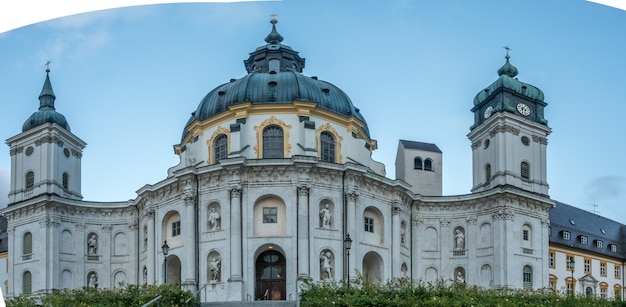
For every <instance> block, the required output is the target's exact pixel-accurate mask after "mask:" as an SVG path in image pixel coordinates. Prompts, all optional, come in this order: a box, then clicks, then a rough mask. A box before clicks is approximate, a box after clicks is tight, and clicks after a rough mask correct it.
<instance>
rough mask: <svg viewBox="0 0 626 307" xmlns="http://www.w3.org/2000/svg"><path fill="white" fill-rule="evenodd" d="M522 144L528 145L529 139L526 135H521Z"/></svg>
mask: <svg viewBox="0 0 626 307" xmlns="http://www.w3.org/2000/svg"><path fill="white" fill-rule="evenodd" d="M522 144H524V145H526V146H528V145H530V139H529V138H528V137H527V136H523V137H522Z"/></svg>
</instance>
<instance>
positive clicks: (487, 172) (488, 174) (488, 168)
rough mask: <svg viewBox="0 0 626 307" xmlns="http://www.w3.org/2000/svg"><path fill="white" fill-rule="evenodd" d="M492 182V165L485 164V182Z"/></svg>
mask: <svg viewBox="0 0 626 307" xmlns="http://www.w3.org/2000/svg"><path fill="white" fill-rule="evenodd" d="M490 180H491V164H489V163H487V164H485V182H489V181H490Z"/></svg>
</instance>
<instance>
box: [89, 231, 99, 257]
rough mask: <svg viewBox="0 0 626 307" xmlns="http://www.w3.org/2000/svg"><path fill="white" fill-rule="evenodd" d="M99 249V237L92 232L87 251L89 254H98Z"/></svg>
mask: <svg viewBox="0 0 626 307" xmlns="http://www.w3.org/2000/svg"><path fill="white" fill-rule="evenodd" d="M97 251H98V237H96V235H95V234H92V235H91V237H90V238H89V240H87V252H88V254H89V255H96V253H97Z"/></svg>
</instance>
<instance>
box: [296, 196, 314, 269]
mask: <svg viewBox="0 0 626 307" xmlns="http://www.w3.org/2000/svg"><path fill="white" fill-rule="evenodd" d="M309 250H310V249H309V188H308V187H307V186H300V187H298V280H307V279H310V278H311V273H310V269H311V265H310V263H311V253H310V251H309Z"/></svg>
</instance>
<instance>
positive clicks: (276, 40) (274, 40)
mask: <svg viewBox="0 0 626 307" xmlns="http://www.w3.org/2000/svg"><path fill="white" fill-rule="evenodd" d="M270 23H271V24H272V32H270V34H268V35H267V36H266V37H265V42H266V43H268V44H280V43H281V42H282V41H283V37H282V35H280V34H278V31H276V24H277V23H278V20H276V15H274V14H273V15H272V20H270Z"/></svg>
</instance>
